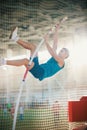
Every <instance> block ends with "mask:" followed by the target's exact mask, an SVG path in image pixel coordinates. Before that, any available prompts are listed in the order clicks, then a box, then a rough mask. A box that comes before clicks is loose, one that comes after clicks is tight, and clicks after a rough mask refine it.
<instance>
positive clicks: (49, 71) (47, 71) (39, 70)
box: [30, 57, 64, 80]
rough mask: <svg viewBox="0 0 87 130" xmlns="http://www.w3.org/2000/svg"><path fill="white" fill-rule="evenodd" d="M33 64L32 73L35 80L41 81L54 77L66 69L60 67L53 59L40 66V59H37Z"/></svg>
mask: <svg viewBox="0 0 87 130" xmlns="http://www.w3.org/2000/svg"><path fill="white" fill-rule="evenodd" d="M33 62H34V67H33V68H32V69H31V70H30V72H31V73H32V75H33V76H34V77H35V78H37V79H39V80H43V79H44V78H48V77H51V76H53V75H54V74H56V73H57V72H58V71H60V70H61V69H62V68H63V67H64V66H63V67H60V66H59V65H58V63H57V61H55V59H54V58H53V57H51V58H50V59H49V60H48V61H47V62H46V63H44V64H39V62H38V57H35V58H34V59H33Z"/></svg>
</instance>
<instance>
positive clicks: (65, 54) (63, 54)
mask: <svg viewBox="0 0 87 130" xmlns="http://www.w3.org/2000/svg"><path fill="white" fill-rule="evenodd" d="M59 56H60V57H61V58H63V59H66V58H68V57H69V51H68V49H67V48H62V49H61V50H60V52H59Z"/></svg>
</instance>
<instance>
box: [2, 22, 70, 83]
mask: <svg viewBox="0 0 87 130" xmlns="http://www.w3.org/2000/svg"><path fill="white" fill-rule="evenodd" d="M58 29H59V25H58V24H57V25H56V27H55V32H54V42H53V47H51V46H50V45H49V43H48V35H49V34H47V35H45V37H44V40H45V44H46V47H47V49H48V51H49V53H50V55H51V58H50V59H49V60H48V61H47V62H46V63H43V64H39V60H38V54H36V55H35V58H34V59H33V61H32V64H31V65H30V66H29V65H28V64H29V61H30V60H28V59H27V58H24V59H21V60H6V61H4V63H3V64H7V65H12V66H22V65H24V66H25V67H26V68H27V69H28V70H29V72H30V73H31V74H32V75H33V76H34V77H35V78H37V79H39V80H40V81H41V80H43V79H45V78H48V77H51V76H53V75H54V74H56V73H57V72H58V71H60V70H61V69H63V67H64V65H65V62H64V60H65V59H66V58H67V57H68V56H69V52H68V50H67V49H66V48H62V49H61V50H60V52H59V53H58V54H57V52H56V50H57V43H58ZM17 31H18V28H17V27H16V28H15V29H14V30H13V31H12V32H11V35H10V39H11V40H13V41H15V42H17V43H18V44H19V45H21V46H22V47H24V48H25V49H28V50H30V52H31V54H30V58H31V57H32V55H33V53H34V51H35V49H36V46H35V45H34V44H32V43H27V42H24V41H22V40H21V39H20V38H19V37H18V34H17Z"/></svg>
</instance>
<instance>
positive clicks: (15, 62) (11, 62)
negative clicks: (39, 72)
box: [6, 58, 34, 70]
mask: <svg viewBox="0 0 87 130" xmlns="http://www.w3.org/2000/svg"><path fill="white" fill-rule="evenodd" d="M28 64H29V60H28V59H27V58H24V59H20V60H6V65H12V66H25V67H26V68H28V69H29V70H30V69H32V68H33V66H34V63H33V62H32V64H31V65H30V66H28Z"/></svg>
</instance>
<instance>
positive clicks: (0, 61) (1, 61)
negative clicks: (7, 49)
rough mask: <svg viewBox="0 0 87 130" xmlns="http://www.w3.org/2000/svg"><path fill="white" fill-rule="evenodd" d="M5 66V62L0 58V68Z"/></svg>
mask: <svg viewBox="0 0 87 130" xmlns="http://www.w3.org/2000/svg"><path fill="white" fill-rule="evenodd" d="M2 65H6V60H5V59H4V58H1V57H0V66H2Z"/></svg>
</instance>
